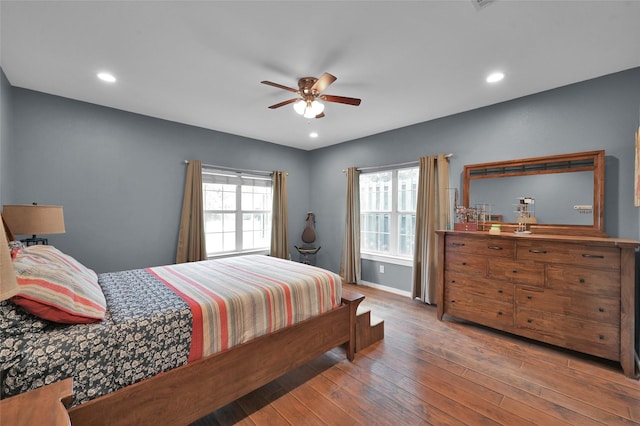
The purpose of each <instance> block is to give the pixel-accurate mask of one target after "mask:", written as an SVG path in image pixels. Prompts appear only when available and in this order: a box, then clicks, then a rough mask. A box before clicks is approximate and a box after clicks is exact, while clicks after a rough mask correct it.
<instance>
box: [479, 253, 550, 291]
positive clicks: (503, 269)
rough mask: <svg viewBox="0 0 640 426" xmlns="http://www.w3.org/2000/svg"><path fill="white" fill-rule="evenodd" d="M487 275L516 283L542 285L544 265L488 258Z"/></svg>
mask: <svg viewBox="0 0 640 426" xmlns="http://www.w3.org/2000/svg"><path fill="white" fill-rule="evenodd" d="M488 276H489V277H490V278H495V279H499V280H508V281H510V282H513V283H518V284H528V285H533V286H540V287H542V286H544V265H543V264H540V263H534V262H516V261H513V260H503V259H489V271H488Z"/></svg>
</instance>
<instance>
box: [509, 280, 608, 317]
mask: <svg viewBox="0 0 640 426" xmlns="http://www.w3.org/2000/svg"><path fill="white" fill-rule="evenodd" d="M516 306H517V308H518V309H520V308H524V309H534V310H537V311H548V312H553V313H556V314H562V315H569V316H575V317H580V318H584V319H590V320H592V321H597V322H602V323H608V324H612V325H615V326H619V325H620V300H619V299H614V298H610V297H593V296H590V295H585V294H581V293H564V292H559V291H554V290H548V289H547V290H544V289H541V288H533V287H516Z"/></svg>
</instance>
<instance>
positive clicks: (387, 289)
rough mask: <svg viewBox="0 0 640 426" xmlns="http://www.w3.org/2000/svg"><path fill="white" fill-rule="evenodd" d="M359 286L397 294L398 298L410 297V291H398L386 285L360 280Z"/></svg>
mask: <svg viewBox="0 0 640 426" xmlns="http://www.w3.org/2000/svg"><path fill="white" fill-rule="evenodd" d="M358 284H359V285H364V286H367V287H372V288H377V289H378V290H382V291H387V292H389V293H394V294H399V295H400V296H406V297H411V292H410V291H405V290H400V289H397V288H393V287H388V286H386V285H381V284H376V283H372V282H369V281H363V280H360V282H359V283H358Z"/></svg>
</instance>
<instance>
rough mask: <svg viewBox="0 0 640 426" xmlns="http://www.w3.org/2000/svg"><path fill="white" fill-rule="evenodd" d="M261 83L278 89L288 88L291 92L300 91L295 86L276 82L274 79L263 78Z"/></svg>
mask: <svg viewBox="0 0 640 426" xmlns="http://www.w3.org/2000/svg"><path fill="white" fill-rule="evenodd" d="M260 83H262V84H266V85H267V86H273V87H277V88H278V89H283V90H288V91H289V92H293V93H298V89H294V88H293V87H287V86H283V85H282V84H278V83H274V82H272V81H266V80H263V81H261V82H260Z"/></svg>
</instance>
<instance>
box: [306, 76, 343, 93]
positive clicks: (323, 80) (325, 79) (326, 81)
mask: <svg viewBox="0 0 640 426" xmlns="http://www.w3.org/2000/svg"><path fill="white" fill-rule="evenodd" d="M336 80H337V78H336V77H334V76H332V75H331V74H329V73H328V72H325V73H324V74H322V76H321V77H320V78H319V79H318V80H317V81H316V82H315V83H314V84H313V86H311V90H315V91H317V92H318V93H320V92H322V91H323V90H324V89H326V88H327V87H329V85H330V84H331V83H333V82H334V81H336Z"/></svg>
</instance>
